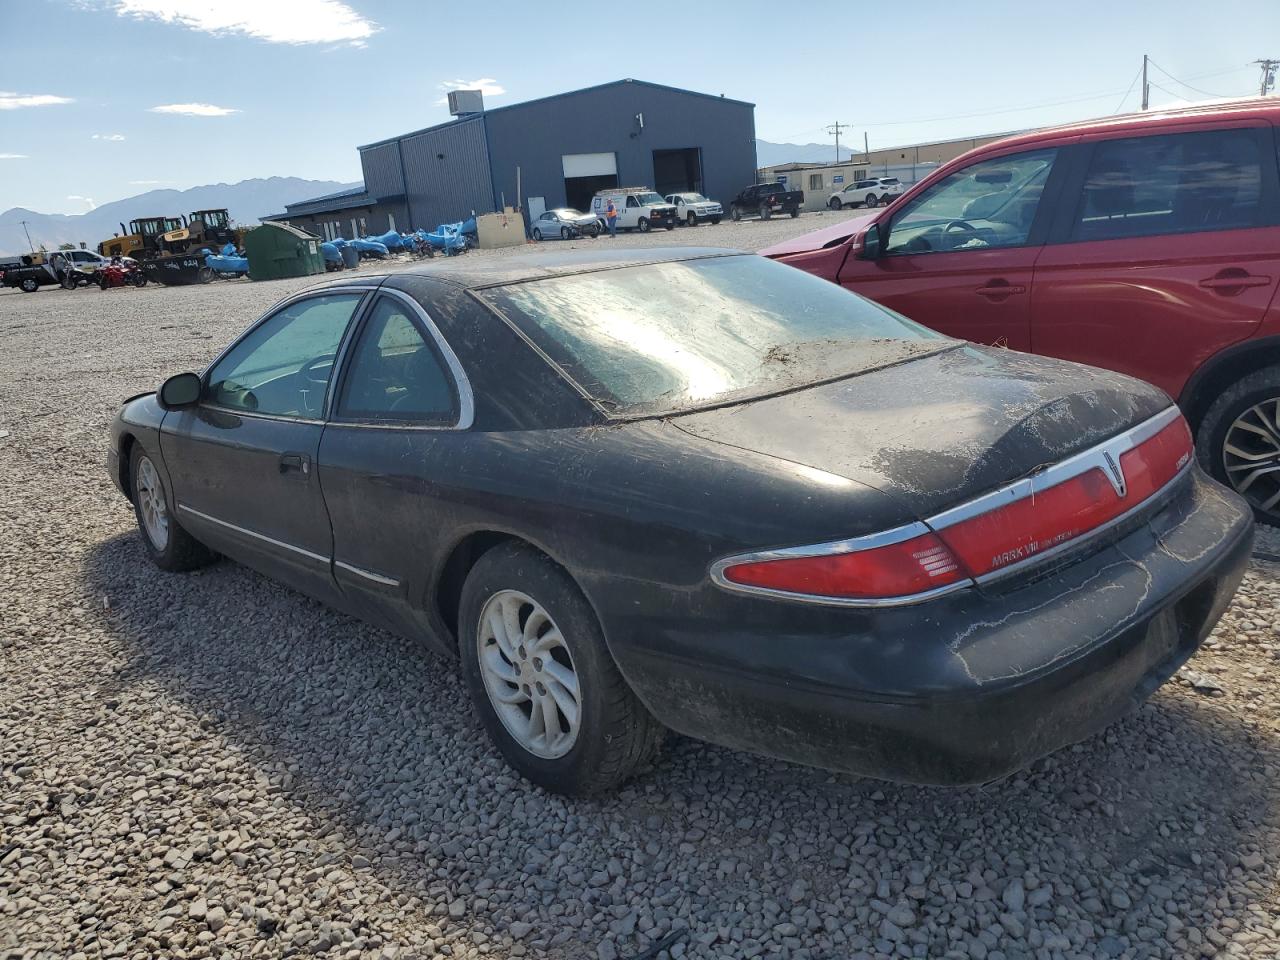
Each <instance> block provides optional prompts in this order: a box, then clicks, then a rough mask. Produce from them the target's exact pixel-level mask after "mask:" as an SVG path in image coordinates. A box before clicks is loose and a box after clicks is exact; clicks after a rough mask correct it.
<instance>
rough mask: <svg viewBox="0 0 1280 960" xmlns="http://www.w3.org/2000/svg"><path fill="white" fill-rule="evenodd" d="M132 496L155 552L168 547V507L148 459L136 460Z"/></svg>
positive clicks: (162, 489)
mask: <svg viewBox="0 0 1280 960" xmlns="http://www.w3.org/2000/svg"><path fill="white" fill-rule="evenodd" d="M134 496H135V497H137V498H138V512H139V513H140V514H142V529H143V532H144V533H146V535H147V539H148V540H150V541H151V545H152V546H153V547H155V548H156V549H157V550H159V551H162V552H163V550H164V548H165V547H167V546H168V545H169V507H168V504H166V503H165V499H164V486H163V485H162V484H161V483H160V475H159V474H158V473H157V472H156V468H155V465H154V464H152V462H151V460H150V458H149V457H140V458H139V459H138V482H137V483H136V484H135V489H134Z"/></svg>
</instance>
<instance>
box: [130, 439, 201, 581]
mask: <svg viewBox="0 0 1280 960" xmlns="http://www.w3.org/2000/svg"><path fill="white" fill-rule="evenodd" d="M129 480H130V484H131V491H132V493H133V512H134V516H135V517H137V520H138V531H139V532H140V533H141V534H142V543H143V546H145V547H146V549H147V555H148V556H150V557H151V559H152V561H153V562H154V563H155V565H156V566H157V567H159V568H160V569H161V570H168V571H170V572H171V573H179V572H182V571H185V570H195V569H197V568H198V567H203V566H206V565H208V564H210V563H212V562H213V561H214V559H215V554H214V553H213V551H211V550H210V549H209V548H208V547H206V546H205V545H204V544H203V543H201V542H200V541H199V540H197V539H196V538H195V537H193V536H191V534H189V533H187V531H186V530H184V529H183V528H182V526H181V525H180V524H179V523H178V522H177V520H175V519H174V517H173V514H172V512H171V511H170V507H169V497H168V494H167V491H166V490H165V486H164V479H163V477H162V476H161V474H160V468H159V467H157V466H156V464H155V461H154V460H152V458H151V454H149V453H147V451H146V450H144V449H143V447H142V444H140V443H135V444H134V445H133V451H132V453H131V454H130V457H129Z"/></svg>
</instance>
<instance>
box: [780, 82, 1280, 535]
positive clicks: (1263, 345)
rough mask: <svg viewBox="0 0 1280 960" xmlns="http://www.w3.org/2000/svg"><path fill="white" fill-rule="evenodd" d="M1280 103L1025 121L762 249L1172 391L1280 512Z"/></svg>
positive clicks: (957, 321) (896, 300) (945, 325)
mask: <svg viewBox="0 0 1280 960" xmlns="http://www.w3.org/2000/svg"><path fill="white" fill-rule="evenodd" d="M1277 125H1280V102H1278V101H1276V100H1269V99H1255V100H1248V101H1238V102H1232V103H1225V104H1214V105H1204V106H1200V107H1192V108H1185V109H1179V110H1170V111H1165V112H1159V113H1155V112H1153V113H1145V114H1139V115H1133V116H1125V117H1116V118H1112V119H1108V120H1096V121H1090V122H1087V123H1078V124H1074V125H1071V126H1065V127H1057V128H1054V129H1048V130H1040V131H1037V132H1035V133H1028V134H1022V135H1019V136H1016V137H1010V138H1008V139H1006V140H1002V141H1000V142H998V143H992V144H988V145H987V146H984V147H980V148H979V149H977V150H973V151H971V152H969V153H967V154H965V155H964V156H962V157H959V158H958V159H956V160H953V161H951V162H950V163H948V164H945V165H944V166H942V167H940V168H939V169H938V170H936V171H935V172H934V173H933V174H932V175H930V176H929V177H928V178H926V179H925V180H922V181H921V182H920V183H918V184H916V185H915V186H914V187H912V188H911V189H909V190H908V191H907V192H906V193H904V194H903V195H902V196H901V197H899V198H898V199H897V200H896V201H895V202H894V203H892V204H891V205H889V206H888V207H885V208H884V209H882V210H879V211H877V212H876V213H875V214H872V215H871V216H866V217H861V218H856V219H853V220H846V221H844V222H842V223H839V224H837V225H835V226H833V227H829V228H827V229H825V230H820V231H818V232H817V233H813V234H808V235H807V236H803V237H798V238H796V239H795V240H791V241H787V242H785V243H782V244H778V245H777V246H774V247H770V248H768V249H766V250H762V251H761V253H763V254H764V255H765V256H769V257H773V258H775V259H777V260H780V261H783V262H785V263H789V264H792V265H794V266H796V267H799V268H800V269H802V270H808V271H810V272H812V273H815V274H818V275H819V276H823V277H826V278H827V279H830V280H833V281H835V282H837V283H840V284H842V285H844V286H847V287H849V288H850V289H851V290H854V291H856V292H857V293H860V294H862V295H863V296H866V297H869V298H871V299H872V300H876V301H878V302H879V303H882V304H884V305H885V306H888V307H891V308H892V309H894V310H896V311H898V312H899V313H903V314H905V315H906V316H908V317H910V318H912V319H913V320H917V321H919V322H921V323H923V324H925V325H926V326H929V327H933V328H934V329H936V330H939V331H941V332H943V333H946V334H949V335H951V336H955V337H960V338H963V339H966V340H972V341H974V342H976V343H984V344H992V345H996V346H1005V347H1010V348H1012V349H1015V350H1025V351H1029V352H1031V353H1039V354H1045V355H1048V356H1053V357H1061V358H1063V359H1066V360H1076V361H1079V362H1081V363H1088V364H1093V365H1094V366H1098V367H1106V368H1108V369H1111V370H1118V371H1120V372H1122V373H1127V374H1131V375H1133V376H1136V377H1141V378H1142V379H1143V380H1148V381H1150V382H1151V383H1154V384H1156V385H1157V386H1159V387H1161V388H1163V389H1164V390H1165V391H1166V392H1168V394H1169V395H1170V396H1172V397H1175V398H1177V401H1178V403H1179V405H1180V406H1181V407H1182V409H1183V411H1184V412H1185V413H1186V415H1187V418H1188V419H1189V420H1190V421H1191V424H1192V427H1193V429H1194V430H1195V431H1196V446H1197V450H1198V452H1199V457H1200V460H1201V463H1202V464H1203V466H1204V468H1205V469H1206V470H1207V471H1209V472H1210V473H1211V474H1212V475H1213V476H1215V477H1217V478H1218V479H1219V480H1222V481H1223V482H1225V483H1228V484H1230V485H1231V486H1232V487H1234V488H1235V489H1236V490H1238V491H1239V492H1240V493H1241V494H1242V495H1243V496H1244V497H1245V498H1246V499H1248V500H1249V502H1250V503H1252V504H1253V507H1254V510H1255V512H1256V514H1257V516H1258V517H1259V518H1260V519H1263V520H1267V521H1269V522H1271V523H1280V304H1277V303H1276V297H1275V294H1276V288H1277V285H1278V283H1280V152H1278V150H1277V147H1278V145H1280V143H1278V138H1277V130H1276V127H1277Z"/></svg>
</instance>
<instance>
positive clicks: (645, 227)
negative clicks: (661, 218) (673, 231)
mask: <svg viewBox="0 0 1280 960" xmlns="http://www.w3.org/2000/svg"><path fill="white" fill-rule="evenodd" d="M636 228H637V229H638V230H639V231H640V232H641V233H648V232H649V218H648V217H641V218H640V221H639V222H638V223H637V224H636Z"/></svg>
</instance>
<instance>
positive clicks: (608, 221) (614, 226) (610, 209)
mask: <svg viewBox="0 0 1280 960" xmlns="http://www.w3.org/2000/svg"><path fill="white" fill-rule="evenodd" d="M604 222H605V226H607V227H608V228H609V236H610V237H615V238H616V237H617V236H618V208H617V207H616V206H614V204H613V200H610V201H609V203H608V204H607V205H606V206H605V208H604Z"/></svg>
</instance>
